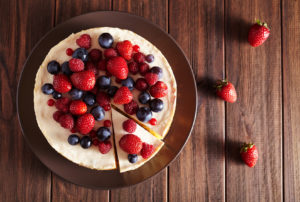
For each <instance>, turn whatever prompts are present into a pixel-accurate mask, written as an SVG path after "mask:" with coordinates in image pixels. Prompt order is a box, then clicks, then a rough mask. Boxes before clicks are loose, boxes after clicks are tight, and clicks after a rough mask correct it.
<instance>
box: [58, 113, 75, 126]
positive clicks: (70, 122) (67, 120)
mask: <svg viewBox="0 0 300 202" xmlns="http://www.w3.org/2000/svg"><path fill="white" fill-rule="evenodd" d="M58 122H59V123H60V125H61V127H63V128H66V129H71V128H73V127H74V118H73V116H72V115H71V114H64V115H61V116H60V117H59V120H58Z"/></svg>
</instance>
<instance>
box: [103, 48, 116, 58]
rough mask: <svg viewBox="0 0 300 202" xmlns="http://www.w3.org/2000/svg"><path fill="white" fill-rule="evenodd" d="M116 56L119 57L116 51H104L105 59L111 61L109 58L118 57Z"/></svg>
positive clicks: (111, 49) (110, 49)
mask: <svg viewBox="0 0 300 202" xmlns="http://www.w3.org/2000/svg"><path fill="white" fill-rule="evenodd" d="M116 56H118V53H117V51H116V50H115V49H113V48H108V49H105V50H104V57H105V58H107V59H109V58H112V57H116Z"/></svg>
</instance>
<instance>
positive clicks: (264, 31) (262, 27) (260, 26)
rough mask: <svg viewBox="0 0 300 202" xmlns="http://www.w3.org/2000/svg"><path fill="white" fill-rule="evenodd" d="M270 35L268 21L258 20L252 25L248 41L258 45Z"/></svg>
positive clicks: (255, 45) (254, 45)
mask: <svg viewBox="0 0 300 202" xmlns="http://www.w3.org/2000/svg"><path fill="white" fill-rule="evenodd" d="M269 35H270V29H269V28H268V26H267V23H265V22H261V21H260V20H257V22H256V23H255V24H254V25H252V26H251V28H250V30H249V34H248V42H249V43H250V45H251V46H253V47H257V46H260V45H261V44H263V43H264V42H265V41H266V40H267V38H268V37H269Z"/></svg>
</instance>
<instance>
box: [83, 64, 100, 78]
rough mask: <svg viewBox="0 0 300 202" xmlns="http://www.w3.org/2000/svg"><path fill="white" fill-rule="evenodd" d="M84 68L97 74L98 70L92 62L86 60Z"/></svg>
mask: <svg viewBox="0 0 300 202" xmlns="http://www.w3.org/2000/svg"><path fill="white" fill-rule="evenodd" d="M85 70H90V71H92V72H93V73H94V74H95V75H98V70H97V68H96V66H95V65H94V63H92V62H90V61H88V62H86V64H85Z"/></svg>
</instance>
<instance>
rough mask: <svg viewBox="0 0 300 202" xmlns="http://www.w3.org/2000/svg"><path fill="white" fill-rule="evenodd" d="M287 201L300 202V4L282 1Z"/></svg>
mask: <svg viewBox="0 0 300 202" xmlns="http://www.w3.org/2000/svg"><path fill="white" fill-rule="evenodd" d="M282 36H283V38H282V39H283V41H282V45H283V47H282V50H283V58H282V60H283V92H284V93H283V95H284V99H283V104H284V106H283V107H284V108H283V110H284V162H283V163H284V200H285V201H300V170H299V168H300V153H299V150H300V146H299V142H300V136H299V134H300V125H299V120H300V103H299V100H300V81H299V78H300V60H299V56H300V46H299V45H300V2H299V1H287V0H284V1H282Z"/></svg>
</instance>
